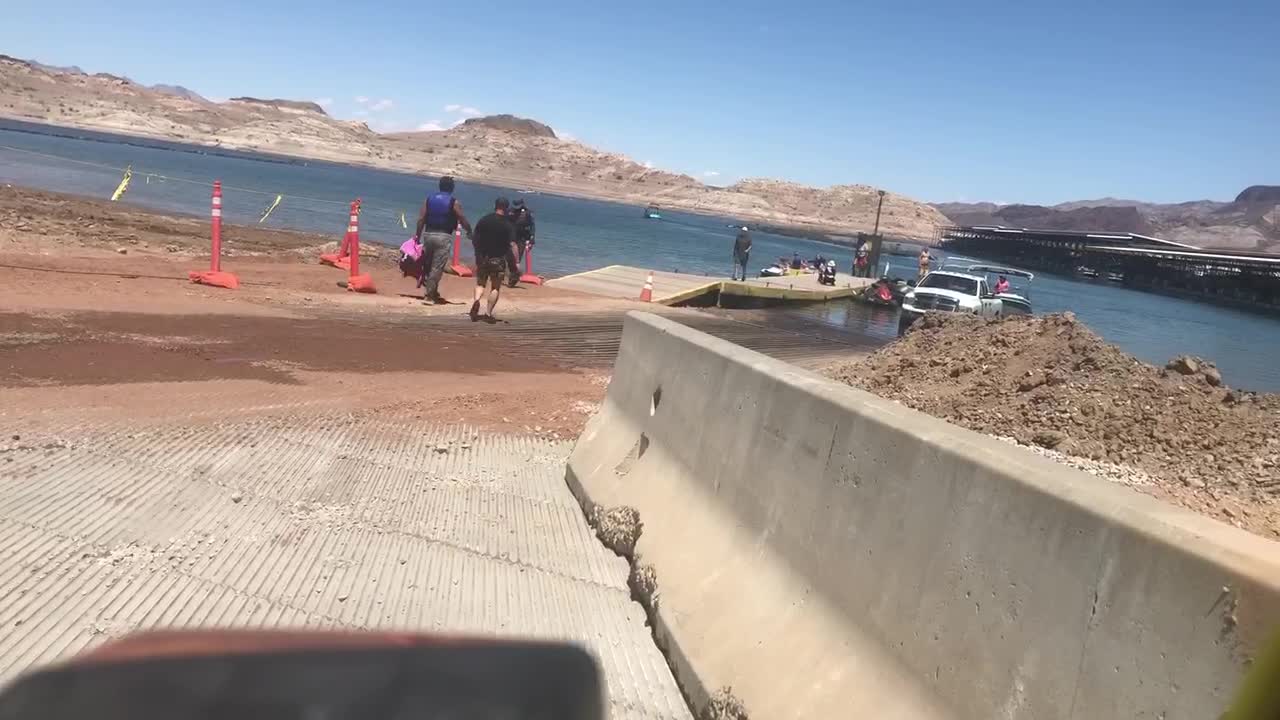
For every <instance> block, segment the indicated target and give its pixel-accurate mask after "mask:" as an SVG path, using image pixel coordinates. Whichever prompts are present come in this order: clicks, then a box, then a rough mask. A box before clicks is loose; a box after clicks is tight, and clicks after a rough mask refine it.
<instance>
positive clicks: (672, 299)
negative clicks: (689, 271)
mask: <svg viewBox="0 0 1280 720" xmlns="http://www.w3.org/2000/svg"><path fill="white" fill-rule="evenodd" d="M723 286H724V283H723V282H721V281H718V280H717V281H716V282H710V283H707V284H705V285H699V286H698V287H695V288H690V289H688V290H684V291H682V292H678V293H676V294H674V295H664V296H662V297H660V298H654V300H653V301H654V302H655V303H657V304H659V305H677V304H679V303H682V302H686V301H688V300H692V299H693V298H696V297H698V296H699V295H705V294H707V293H709V292H711V291H712V290H715V289H716V288H717V287H721V288H723ZM721 292H723V290H721Z"/></svg>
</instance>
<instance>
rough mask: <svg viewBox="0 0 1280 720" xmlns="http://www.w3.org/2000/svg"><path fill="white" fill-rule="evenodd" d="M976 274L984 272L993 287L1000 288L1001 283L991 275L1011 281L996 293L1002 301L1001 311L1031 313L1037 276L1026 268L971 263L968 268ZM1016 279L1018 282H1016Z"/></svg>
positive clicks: (1017, 313)
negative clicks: (1032, 291) (992, 278)
mask: <svg viewBox="0 0 1280 720" xmlns="http://www.w3.org/2000/svg"><path fill="white" fill-rule="evenodd" d="M966 269H967V270H968V271H969V272H971V273H974V274H982V275H985V276H986V277H987V283H988V286H989V287H991V288H992V289H999V288H1000V283H999V281H998V280H997V281H996V282H992V281H991V276H993V275H994V276H996V277H997V278H1004V279H1005V280H1006V281H1009V282H1008V283H1007V284H1008V287H1007V288H1006V289H1005V290H1004V291H1003V292H997V293H995V297H996V299H997V300H999V301H1000V303H1001V312H1002V313H1003V314H1005V315H1030V314H1031V281H1032V280H1035V279H1036V276H1035V275H1033V274H1032V273H1029V272H1027V271H1026V270H1019V269H1017V268H1011V267H1001V266H999V265H970V266H968V267H967V268H966ZM1014 280H1016V281H1017V284H1016V285H1015V284H1014V282H1013V281H1014Z"/></svg>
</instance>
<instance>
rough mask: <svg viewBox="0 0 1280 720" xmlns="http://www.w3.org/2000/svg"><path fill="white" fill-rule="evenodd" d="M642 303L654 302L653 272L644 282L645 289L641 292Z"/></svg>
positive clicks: (650, 272)
mask: <svg viewBox="0 0 1280 720" xmlns="http://www.w3.org/2000/svg"><path fill="white" fill-rule="evenodd" d="M640 302H653V271H652V270H650V271H649V277H648V278H647V279H646V280H645V281H644V288H642V289H641V290H640Z"/></svg>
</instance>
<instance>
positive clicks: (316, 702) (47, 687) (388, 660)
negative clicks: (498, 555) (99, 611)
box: [0, 630, 605, 720]
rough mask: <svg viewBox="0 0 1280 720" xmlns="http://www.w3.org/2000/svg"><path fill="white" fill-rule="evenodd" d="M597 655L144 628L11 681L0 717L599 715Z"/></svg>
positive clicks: (178, 719) (492, 643)
mask: <svg viewBox="0 0 1280 720" xmlns="http://www.w3.org/2000/svg"><path fill="white" fill-rule="evenodd" d="M604 708H605V705H604V689H603V686H602V684H601V679H600V675H599V671H598V669H597V667H596V664H595V661H594V660H593V659H592V658H591V656H590V655H588V654H587V653H586V652H585V651H584V650H582V649H580V648H578V647H575V646H572V645H564V644H554V643H534V642H509V641H500V640H490V639H473V638H460V637H447V636H446V637H436V636H428V635H409V634H379V633H363V634H357V633H324V632H296V633H294V632H272V631H268V632H256V631H240V630H232V631H225V632H224V631H204V632H199V631H197V632H161V633H148V634H142V635H137V636H133V637H131V638H127V639H125V640H123V641H121V642H119V643H115V644H111V645H107V646H105V647H103V648H101V649H99V650H97V651H95V652H93V653H90V654H88V655H85V656H82V657H80V658H77V659H75V660H73V661H71V662H69V663H66V664H63V665H57V666H54V667H51V668H48V669H44V670H40V671H37V672H35V673H33V674H30V675H27V676H25V677H22V678H20V679H19V680H17V681H16V682H15V683H13V684H12V685H10V686H9V687H8V688H6V689H5V691H4V693H3V695H0V719H2V720H10V719H13V720H17V719H25V718H33V719H34V718H41V719H47V720H82V719H83V718H95V720H113V719H115V718H119V719H120V720H126V719H128V720H151V719H154V720H182V719H184V718H202V719H210V720H215V719H221V718H227V719H228V720H230V719H232V718H236V719H239V718H268V717H270V718H282V719H286V720H287V719H289V718H310V717H324V718H333V719H335V720H340V719H344V718H352V719H353V720H354V719H356V718H359V719H360V720H377V719H379V718H415V719H416V718H420V719H422V720H429V719H430V718H445V717H449V718H453V717H468V718H494V719H495V720H497V719H498V718H502V719H503V720H506V719H507V718H529V719H530V720H533V719H535V718H537V719H542V718H547V719H548V720H550V719H552V718H556V719H563V720H603V718H604V717H605V709H604Z"/></svg>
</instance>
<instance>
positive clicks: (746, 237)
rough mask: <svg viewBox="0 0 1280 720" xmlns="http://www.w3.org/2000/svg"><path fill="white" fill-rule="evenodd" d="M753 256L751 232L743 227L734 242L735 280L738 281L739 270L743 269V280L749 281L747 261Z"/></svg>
mask: <svg viewBox="0 0 1280 720" xmlns="http://www.w3.org/2000/svg"><path fill="white" fill-rule="evenodd" d="M750 256H751V231H750V230H747V226H746V225H743V226H742V229H741V230H739V231H738V237H737V238H735V239H734V241H733V278H732V279H734V280H738V279H739V278H738V269H739V268H741V269H742V278H741V279H742V280H746V279H747V259H748V258H749V257H750Z"/></svg>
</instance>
